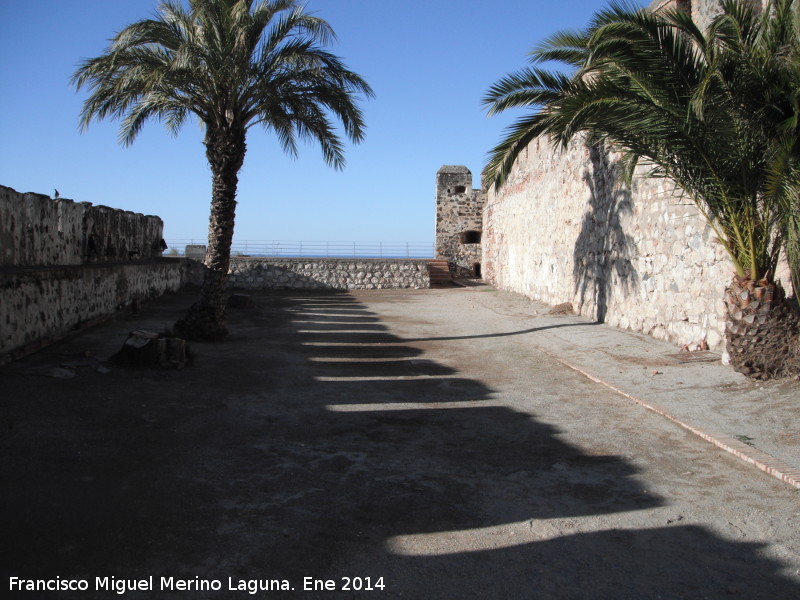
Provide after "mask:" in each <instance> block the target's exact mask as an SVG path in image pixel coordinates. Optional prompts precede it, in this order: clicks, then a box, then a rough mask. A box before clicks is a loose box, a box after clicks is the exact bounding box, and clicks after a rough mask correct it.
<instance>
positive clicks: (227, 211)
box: [72, 0, 372, 340]
mask: <svg viewBox="0 0 800 600" xmlns="http://www.w3.org/2000/svg"><path fill="white" fill-rule="evenodd" d="M333 39H335V34H334V32H333V30H332V29H331V27H330V25H329V24H328V23H327V22H325V21H324V20H322V19H320V18H318V17H315V16H313V15H311V14H308V13H306V12H305V11H304V10H303V8H302V7H301V6H298V4H297V1H296V0H188V7H187V6H186V5H185V4H182V3H180V2H178V1H177V0H165V1H164V2H162V3H161V4H160V5H159V7H158V10H157V13H156V15H155V18H153V19H147V20H143V21H138V22H136V23H133V24H132V25H129V26H128V27H126V28H125V29H123V30H122V31H121V32H120V33H118V34H117V35H116V36H115V37H114V38H113V39H112V41H111V44H110V46H109V47H108V48H107V50H106V51H105V52H104V53H103V54H101V55H100V56H98V57H96V58H92V59H89V60H86V61H84V62H83V63H82V64H81V65H80V67H79V68H78V70H77V71H76V72H75V74H74V75H73V79H72V82H73V84H74V85H75V86H76V87H77V88H78V89H80V88H82V87H84V86H87V87H88V88H89V90H90V95H89V97H88V98H87V99H86V101H85V103H84V105H83V108H82V112H81V124H82V126H83V128H84V129H85V128H86V127H87V126H88V125H89V124H90V122H91V121H92V120H95V119H97V120H99V119H103V118H106V117H112V118H119V119H121V127H120V132H119V138H120V141H121V143H123V144H125V145H128V144H130V143H132V142H133V141H134V139H135V138H136V136H137V134H138V133H139V131H140V130H141V128H142V126H143V124H144V123H145V121H147V120H148V119H152V118H155V119H158V120H160V121H162V122H163V123H164V124H165V126H166V127H167V129H168V130H169V131H170V132H172V133H173V134H177V133H178V131H179V130H180V128H181V126H182V125H183V124H184V122H185V121H186V120H187V118H191V117H192V116H193V117H195V118H197V119H198V120H199V122H200V123H201V124H202V125H203V127H204V131H205V139H204V143H205V147H206V157H207V158H208V163H209V166H210V168H211V174H212V194H211V216H210V220H209V228H208V251H207V254H206V259H205V279H204V283H203V286H202V289H201V292H200V298H199V300H198V301H197V302H196V303H195V304H194V305H193V306H192V307H191V308H190V309H189V312H188V313H187V315H186V316H185V317H184V318H183V319H181V320H180V321H179V322H178V323H176V326H175V328H176V331H177V333H179V334H180V335H182V336H184V337H187V338H189V339H205V340H219V339H221V338H223V337H224V336H225V335H226V334H227V328H226V326H225V308H224V295H225V286H226V283H227V279H228V267H229V263H230V249H231V242H232V240H233V228H234V217H235V211H236V188H237V184H238V174H239V170H240V169H241V167H242V164H243V162H244V157H245V151H246V143H245V142H246V135H247V132H248V130H249V129H250V128H251V127H253V126H255V125H261V126H262V127H263V128H264V129H266V130H267V131H271V132H273V133H274V134H276V135H277V137H278V140H279V142H280V144H281V145H282V147H283V149H284V150H285V151H287V152H288V153H290V154H292V155H296V154H297V140H298V137H299V138H309V139H312V140H316V141H317V142H318V143H319V145H320V146H321V148H322V153H323V157H324V159H325V161H326V162H327V163H328V164H330V165H332V166H333V167H334V168H337V169H340V168H342V167H343V166H344V147H343V144H342V142H341V140H340V139H339V136H338V135H337V133H336V131H335V129H334V126H333V124H332V122H331V117H335V118H336V119H338V120H339V121H340V122H341V124H342V126H343V128H344V131H345V133H346V134H347V136H348V137H349V139H351V140H352V141H353V142H359V141H361V140H362V138H363V131H364V122H363V116H362V113H361V111H360V110H359V108H358V107H357V104H356V102H357V99H358V97H359V96H360V95H363V96H365V97H371V96H372V90H371V89H370V87H369V85H368V84H367V83H366V82H365V81H364V80H363V79H362V78H361V77H360V76H359V75H357V74H355V73H353V72H351V71H349V70H348V69H347V68H346V67H345V66H344V65H343V63H342V62H341V60H340V59H339V58H338V57H336V56H334V55H332V54H330V53H329V52H327V51H326V50H325V49H324V48H325V46H326V45H327V44H328V43H329V42H330V41H331V40H333Z"/></svg>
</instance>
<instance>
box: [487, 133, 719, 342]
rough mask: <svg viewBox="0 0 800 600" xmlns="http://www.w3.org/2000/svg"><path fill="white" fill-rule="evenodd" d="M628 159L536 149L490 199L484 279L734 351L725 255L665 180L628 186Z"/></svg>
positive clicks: (600, 316) (538, 143) (580, 150)
mask: <svg viewBox="0 0 800 600" xmlns="http://www.w3.org/2000/svg"><path fill="white" fill-rule="evenodd" d="M616 159H617V155H615V154H614V153H609V152H606V151H605V150H601V149H596V148H591V147H589V146H588V145H587V144H586V143H585V142H584V141H583V140H582V139H576V140H575V141H573V142H572V143H571V144H570V146H569V148H568V149H567V150H566V151H564V152H563V153H562V152H561V151H560V150H557V149H554V148H553V147H552V146H551V145H550V144H549V143H548V142H547V141H545V140H535V141H534V142H532V143H531V144H530V145H529V146H528V148H527V150H526V151H525V152H523V153H522V155H521V156H520V158H519V160H518V161H517V163H516V165H515V167H514V170H513V172H512V174H511V177H510V179H509V181H508V183H507V184H506V185H505V186H504V187H503V188H502V189H501V190H500V191H499V192H496V191H495V190H493V189H490V190H489V193H488V199H487V205H486V207H485V209H484V235H483V273H484V278H485V279H487V280H488V281H489V282H491V283H492V284H493V285H495V286H497V287H498V288H501V289H505V290H511V291H515V292H519V293H522V294H525V295H526V296H528V297H530V298H533V299H536V300H540V301H543V302H545V303H548V304H553V305H555V304H560V303H564V302H570V303H572V305H573V307H574V309H575V311H576V312H578V313H580V314H582V315H584V316H586V317H589V318H591V319H597V320H600V321H604V322H606V323H608V324H610V325H614V326H617V327H621V328H624V329H630V330H633V331H637V332H641V333H645V334H649V335H652V336H654V337H656V338H660V339H665V340H669V341H673V342H676V343H678V344H681V345H683V344H699V343H700V342H701V341H702V340H706V342H707V343H708V345H709V346H710V347H711V348H712V349H717V350H722V349H723V344H724V315H725V312H724V310H725V309H724V304H723V303H722V294H723V291H724V289H725V286H726V285H727V284H728V283H729V281H730V279H731V275H732V267H731V264H730V260H729V259H728V257H727V255H726V253H725V251H724V250H723V249H722V247H721V246H720V245H719V244H717V243H716V242H715V241H714V236H713V234H712V232H711V230H710V229H709V227H708V226H707V225H706V224H705V222H704V221H703V219H702V218H700V216H699V215H698V213H697V210H696V209H695V207H694V206H693V205H692V204H691V203H690V202H689V200H688V199H685V198H680V197H679V196H677V195H676V194H675V193H674V187H673V186H672V185H671V184H670V183H669V182H668V181H666V180H661V179H648V178H646V177H642V176H640V177H637V178H636V179H635V180H634V182H633V184H632V186H630V187H629V186H627V185H625V184H624V183H623V182H621V181H620V180H619V178H618V177H617V172H616V162H615V161H616Z"/></svg>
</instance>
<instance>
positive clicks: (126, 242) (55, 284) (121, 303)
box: [0, 186, 183, 363]
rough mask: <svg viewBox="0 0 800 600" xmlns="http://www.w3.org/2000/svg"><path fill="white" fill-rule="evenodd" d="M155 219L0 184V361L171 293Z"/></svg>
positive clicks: (177, 282) (172, 279) (177, 264)
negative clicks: (138, 303)
mask: <svg viewBox="0 0 800 600" xmlns="http://www.w3.org/2000/svg"><path fill="white" fill-rule="evenodd" d="M162 229H163V223H162V221H161V219H159V218H158V217H153V216H144V215H140V214H135V213H132V212H128V211H122V210H115V209H113V208H108V207H106V206H92V205H91V204H89V203H87V202H73V201H72V200H66V199H56V200H52V199H50V198H48V197H47V196H44V195H41V194H22V193H19V192H16V191H15V190H13V189H11V188H8V187H5V186H0V363H2V362H4V361H6V360H8V359H9V358H13V357H15V356H21V355H23V354H26V353H28V352H30V351H33V350H36V349H37V348H39V347H41V346H42V345H44V344H46V343H48V342H50V341H52V340H55V339H58V338H59V337H63V336H64V335H65V334H67V333H69V332H70V331H73V330H75V329H79V328H81V327H83V326H85V325H87V324H90V323H93V322H96V321H97V320H99V319H102V318H105V317H107V316H109V315H112V314H114V313H115V312H116V311H118V310H120V309H121V308H125V307H127V306H129V305H131V303H133V302H137V301H142V300H147V299H149V298H153V297H156V296H160V295H161V294H163V293H164V292H167V291H177V290H178V289H180V287H181V283H182V269H183V267H182V264H181V261H180V260H175V259H164V258H161V249H162Z"/></svg>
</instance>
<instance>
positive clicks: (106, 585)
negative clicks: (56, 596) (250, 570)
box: [9, 575, 386, 595]
mask: <svg viewBox="0 0 800 600" xmlns="http://www.w3.org/2000/svg"><path fill="white" fill-rule="evenodd" d="M90 581H91V580H89V579H67V578H64V577H55V578H53V579H23V578H20V577H10V578H9V591H12V592H14V591H21V592H60V591H80V592H85V591H88V590H90V589H91V590H92V591H107V592H115V593H116V594H119V595H122V594H125V593H126V592H152V591H156V590H160V591H170V592H194V591H214V592H217V591H221V590H225V591H234V592H236V591H238V592H246V593H248V594H257V593H258V592H271V591H282V590H286V591H291V590H294V589H295V588H294V587H293V586H292V584H291V583H289V580H287V579H238V578H234V577H228V581H227V583H228V586H227V587H223V583H222V581H220V580H219V579H201V578H200V577H199V576H195V577H194V578H193V579H180V578H177V577H159V578H158V579H156V578H155V577H153V576H152V575H150V576H149V577H145V578H144V579H120V578H117V577H95V578H94V587H90V586H91V584H90ZM156 583H158V585H159V587H158V588H156V587H155V584H156ZM385 587H386V586H385V585H384V583H383V577H375V578H371V577H340V578H339V579H315V578H313V577H303V584H302V587H301V588H300V589H302V590H303V591H332V590H341V591H351V590H352V591H375V590H383V589H385Z"/></svg>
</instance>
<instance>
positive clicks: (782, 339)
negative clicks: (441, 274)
mask: <svg viewBox="0 0 800 600" xmlns="http://www.w3.org/2000/svg"><path fill="white" fill-rule="evenodd" d="M798 25H800V18H798V10H797V5H796V3H795V2H794V0H775V2H774V4H773V5H772V6H771V8H770V9H769V10H766V11H764V12H761V13H760V12H759V11H757V10H755V9H754V8H753V6H752V3H750V2H743V1H737V0H726V1H724V2H722V13H721V14H720V15H719V16H718V17H716V18H715V19H713V20H712V22H711V24H710V26H709V28H708V29H707V31H705V32H703V31H701V30H700V29H699V28H698V26H697V25H696V24H695V23H694V22H693V21H692V18H691V16H690V15H688V14H687V13H686V12H684V11H682V10H679V9H676V8H672V9H668V10H665V11H661V12H658V13H654V12H651V11H649V10H647V9H639V8H637V7H634V6H631V5H628V4H624V3H614V4H611V5H610V7H609V8H607V9H605V10H602V11H600V12H598V13H597V14H596V15H595V17H594V19H593V21H592V22H591V24H590V25H589V27H588V28H587V29H585V30H584V31H579V32H573V33H570V32H563V33H557V34H555V35H553V36H551V37H550V38H548V39H547V40H545V41H544V42H543V43H542V44H541V45H540V46H539V47H537V48H536V49H535V50H534V51H533V52H532V53H531V62H532V63H533V64H532V66H531V67H529V68H527V69H524V70H522V71H519V72H517V73H514V74H511V75H509V76H507V77H505V78H503V79H501V80H500V81H499V82H498V83H496V84H495V85H494V86H493V87H492V88H491V89H490V90H489V92H488V93H487V95H486V96H485V98H484V103H485V105H487V106H488V107H489V109H490V114H494V113H498V112H501V111H504V110H506V109H509V108H512V107H533V108H534V109H535V110H534V112H532V113H531V114H529V115H527V116H525V117H524V118H522V119H520V120H519V121H518V122H516V123H515V124H514V125H512V126H511V127H510V129H509V130H508V132H507V135H506V136H505V138H504V139H503V140H502V141H501V142H500V143H499V144H498V145H497V146H496V147H495V148H494V149H493V150H492V151H491V154H490V159H489V162H488V164H487V166H486V169H485V171H484V175H485V177H487V178H488V179H487V180H488V181H490V182H493V183H494V185H495V186H496V187H500V186H502V184H503V183H504V181H505V179H506V178H507V176H508V174H509V172H510V171H511V168H512V167H513V164H514V161H515V160H516V158H517V156H518V155H519V153H520V152H521V151H522V150H523V149H524V148H525V147H526V146H527V145H528V144H529V143H530V142H531V141H532V140H533V139H535V138H537V137H539V136H548V137H550V138H551V139H552V140H553V141H554V142H556V143H557V144H558V145H561V146H566V144H567V143H568V142H569V140H570V139H572V138H573V137H574V136H575V135H577V134H580V133H583V134H585V135H587V136H588V138H589V140H590V141H591V142H598V143H605V142H607V143H610V144H611V145H612V146H613V147H616V148H618V149H620V150H621V151H622V152H623V157H622V160H621V162H622V165H623V166H624V167H625V170H626V173H627V174H628V176H629V177H630V176H632V175H633V169H634V167H635V166H636V165H637V163H645V164H647V165H649V167H650V169H651V170H650V172H649V174H650V175H651V176H656V177H666V178H669V179H671V180H673V181H674V182H675V183H676V184H677V185H678V187H679V188H680V189H681V190H682V191H683V193H684V194H685V195H686V196H687V197H688V198H690V199H691V200H692V201H693V202H694V204H695V206H696V207H697V209H698V210H699V212H700V214H702V216H703V217H704V218H705V219H706V220H707V222H708V223H709V225H710V227H711V228H712V229H713V231H714V233H715V235H716V237H717V239H718V240H719V242H720V243H721V244H722V246H723V247H724V248H725V250H726V251H727V253H728V255H729V256H730V258H731V261H732V264H733V268H734V270H735V276H734V280H733V282H732V284H731V286H730V288H729V289H728V290H727V293H726V301H727V303H728V316H729V320H728V323H727V329H726V338H727V343H728V350H729V352H730V354H731V360H732V363H733V365H734V367H735V368H736V369H737V370H739V371H741V372H744V373H748V374H750V375H751V376H757V377H767V376H771V375H781V374H786V373H788V372H792V371H793V370H797V369H800V348H798V345H799V343H798V331H799V330H798V315H797V314H796V313H795V312H793V311H791V310H790V309H789V308H788V307H787V304H786V303H785V301H784V297H783V291H782V289H781V288H780V286H779V285H776V284H775V271H776V267H777V265H778V259H779V254H780V251H781V249H782V248H783V249H785V250H787V254H788V255H789V256H790V258H791V257H792V256H793V253H794V256H796V254H797V246H796V244H797V241H796V240H797V237H796V236H797V231H798V229H797V219H796V215H797V203H798V200H797V199H798V193H797V192H798V191H799V190H800V186H799V185H798V179H799V178H798V168H797V167H798V156H800V154H799V153H798V148H800V142H798V140H800V137H798V133H799V132H800V128H798V116H800V106H799V104H800V103H799V102H798V88H797V82H798V78H797V73H798V64H800V63H798V57H800V39H798V36H800V28H798ZM546 61H558V62H560V63H561V64H563V65H566V66H567V67H569V68H570V69H571V72H569V73H567V74H565V73H563V72H560V71H553V70H546V69H544V68H542V67H541V63H543V62H546ZM791 215H794V220H793V218H792V216H791ZM793 236H794V237H793ZM792 240H794V241H792ZM787 242H788V244H787ZM793 244H794V245H793ZM794 266H795V268H796V267H797V264H796V263H795V265H794ZM797 272H800V271H795V273H797Z"/></svg>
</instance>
